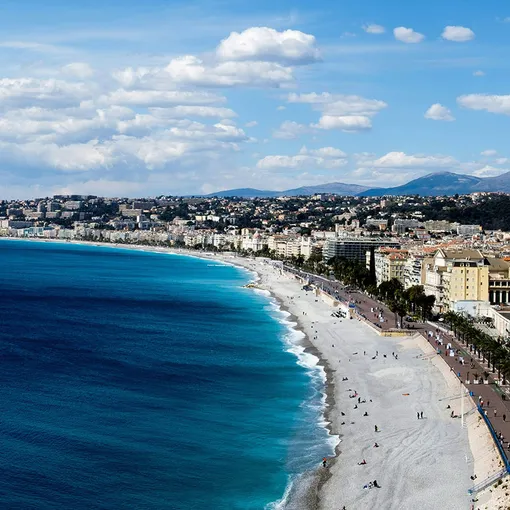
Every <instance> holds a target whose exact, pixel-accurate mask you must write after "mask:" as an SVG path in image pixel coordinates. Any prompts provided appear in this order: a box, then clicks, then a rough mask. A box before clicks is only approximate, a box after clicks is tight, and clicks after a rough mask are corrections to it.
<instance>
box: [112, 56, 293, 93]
mask: <svg viewBox="0 0 510 510" xmlns="http://www.w3.org/2000/svg"><path fill="white" fill-rule="evenodd" d="M113 77H114V78H115V79H116V80H117V81H118V82H119V83H120V84H121V85H122V86H123V87H124V88H127V89H131V88H152V89H163V90H167V89H168V88H169V87H171V86H172V85H194V86H199V87H237V86H243V85H244V86H246V85H248V86H253V87H280V86H282V85H285V84H288V83H290V82H292V81H293V79H294V76H293V72H292V68H290V67H285V66H283V65H281V64H279V63H277V62H262V61H260V62H239V61H229V62H220V63H215V62H209V63H206V62H205V61H204V60H202V59H200V58H198V57H196V56H194V55H184V56H182V57H177V58H174V59H172V60H171V61H170V62H169V63H168V64H167V65H166V66H165V67H152V68H138V69H133V68H131V67H128V68H126V69H121V70H117V71H115V72H114V73H113Z"/></svg>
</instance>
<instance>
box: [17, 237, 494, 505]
mask: <svg viewBox="0 0 510 510" xmlns="http://www.w3.org/2000/svg"><path fill="white" fill-rule="evenodd" d="M13 240H21V239H13ZM31 241H38V242H61V243H65V244H71V243H72V244H83V245H93V246H99V247H101V246H102V247H109V248H124V249H134V250H139V251H147V252H155V253H171V254H174V255H182V256H191V257H196V258H201V259H205V260H214V261H217V262H219V263H222V264H228V265H233V266H236V267H240V268H243V269H245V270H248V271H250V272H251V273H254V274H256V275H258V276H257V277H256V278H257V287H258V288H260V289H262V290H267V291H268V292H269V293H270V295H271V297H272V298H273V299H274V300H275V301H276V302H277V304H278V306H279V308H280V309H281V310H283V311H285V312H286V313H288V314H290V315H289V318H288V320H289V321H290V322H292V323H294V324H295V325H294V326H293V328H294V329H295V330H298V331H301V332H303V333H304V335H305V337H304V339H303V340H302V341H301V345H302V346H303V347H304V349H305V352H307V353H309V354H311V355H313V356H315V357H316V358H317V359H318V362H317V365H318V366H321V367H322V369H323V370H324V373H325V383H324V394H325V407H324V417H325V422H326V423H325V427H326V428H327V429H328V431H329V434H330V436H332V437H334V436H337V437H343V434H340V432H339V431H340V428H341V427H340V424H339V416H338V411H339V409H338V408H339V406H341V405H343V402H342V399H341V398H338V397H339V394H340V392H341V391H342V390H341V385H339V384H338V377H339V376H338V375H337V377H336V378H335V374H336V373H337V372H338V368H339V366H338V364H337V363H336V360H335V356H338V353H337V352H331V349H329V344H325V343H324V341H321V340H322V337H323V335H324V336H327V333H328V328H326V327H325V328H319V325H317V326H315V328H314V326H313V325H314V323H315V322H316V321H313V320H312V318H311V317H310V319H309V318H308V317H307V318H306V320H305V319H303V316H302V315H301V316H300V311H304V310H308V309H313V311H314V314H319V315H320V314H322V319H325V318H326V317H328V316H329V314H330V312H331V311H333V310H334V309H333V308H332V307H331V306H330V305H328V304H327V303H324V302H322V300H321V299H320V298H319V299H318V300H312V301H310V299H308V302H306V300H305V301H303V302H300V303H299V304H298V303H297V300H296V301H294V299H289V297H290V296H287V298H286V296H285V292H293V293H294V296H293V297H295V296H297V295H298V294H299V292H300V291H301V288H300V285H299V284H298V283H297V280H296V279H295V278H293V277H290V276H288V275H282V274H279V273H280V271H279V270H278V269H275V268H274V267H272V266H271V265H270V264H263V263H262V262H260V261H257V260H254V259H244V258H237V257H234V256H232V255H230V256H229V255H226V254H221V253H218V254H216V253H211V254H209V253H193V252H188V251H186V250H173V249H168V248H156V247H147V246H134V245H127V246H126V245H113V244H104V243H95V242H68V241H55V240H49V241H47V240H31ZM278 284H279V286H280V287H281V288H280V289H278V288H276V287H278ZM282 289H283V292H282ZM314 301H315V303H317V305H314V304H313V302H314ZM306 313H308V312H306ZM324 322H326V321H324ZM329 322H332V321H329ZM339 322H342V323H343V324H344V326H345V327H350V326H355V327H354V328H350V329H351V330H353V331H355V333H356V334H360V335H361V336H363V337H367V338H368V340H369V344H373V343H374V342H375V344H377V345H383V346H384V345H386V346H387V347H388V346H389V343H391V349H397V348H399V349H402V356H401V358H403V357H404V352H406V351H408V350H413V351H414V354H415V356H413V358H415V359H419V358H420V357H421V358H422V359H421V364H422V365H423V361H426V363H425V364H426V365H427V371H429V368H428V366H429V365H430V366H434V369H435V370H436V371H437V372H438V373H440V374H441V375H442V376H443V377H442V378H441V379H442V380H443V386H444V387H443V388H441V390H440V391H441V392H442V394H447V393H448V392H450V393H451V392H452V391H453V390H452V388H453V386H452V385H454V384H456V385H457V386H458V381H457V380H456V379H455V378H454V377H453V378H452V374H450V373H449V369H448V367H447V365H446V364H445V363H444V362H443V361H442V360H440V359H434V360H433V361H430V363H429V361H428V360H426V358H427V356H430V355H431V354H430V350H432V351H433V348H432V347H431V346H430V345H429V344H428V342H426V341H425V339H423V338H421V340H420V339H416V338H412V337H406V338H402V337H400V338H398V339H391V338H381V337H378V335H377V334H376V333H375V332H373V331H372V330H371V328H367V327H366V325H364V324H362V323H360V322H358V321H345V320H343V321H339ZM349 322H350V323H351V324H349ZM346 323H347V324H346ZM335 324H336V322H335ZM330 326H331V325H330ZM330 329H331V328H330ZM339 329H343V328H339ZM315 333H317V334H319V335H320V337H321V338H320V339H319V340H318V341H317V339H315V338H314V334H315ZM329 333H331V331H329ZM347 333H350V332H347ZM349 336H350V335H349V334H347V335H346V337H349ZM331 338H333V336H331ZM335 341H336V340H335ZM327 342H329V340H327ZM360 345H361V344H360ZM351 350H352V349H351ZM417 351H419V352H420V353H421V354H418V355H416V352H417ZM345 355H347V356H348V355H349V354H348V351H344V352H342V354H341V356H342V357H343V356H345ZM350 361H351V360H350V359H349V362H350ZM403 365H404V366H406V364H405V362H404V363H403ZM340 366H341V365H340ZM342 369H344V367H343V366H342ZM445 369H446V370H445ZM417 370H420V367H417ZM355 372H356V371H355ZM358 375H359V374H358ZM436 375H437V374H428V380H429V382H432V383H435V384H436V385H437V384H438V380H437V378H436V377H435V376H436ZM335 379H336V380H335ZM349 379H350V380H351V377H349ZM352 379H353V380H354V375H353V376H352ZM439 383H440V382H439ZM353 384H354V383H353ZM355 384H356V385H357V387H358V382H357V381H356V383H355ZM360 384H361V382H360ZM439 385H440V384H439ZM360 393H361V392H360ZM440 407H444V406H443V405H442V404H441V406H440ZM413 414H414V413H413ZM439 414H440V411H439ZM443 414H444V413H443ZM471 417H472V418H471ZM475 418H476V413H474V414H471V415H470V417H468V418H467V420H466V421H467V430H465V431H463V432H462V433H460V434H456V436H455V437H454V438H453V439H452V437H453V436H451V435H448V438H449V440H450V441H451V440H455V441H456V445H457V446H459V445H460V447H461V448H464V447H465V446H466V445H468V448H467V450H466V451H464V450H463V451H462V455H460V456H459V455H457V457H455V458H456V461H455V462H459V459H461V458H462V457H464V456H465V458H466V460H467V457H468V453H466V452H467V451H469V456H472V457H474V459H471V460H470V461H469V468H468V469H464V470H463V477H464V478H466V474H472V473H473V472H475V473H477V475H478V479H479V480H480V479H483V477H484V476H485V474H484V471H487V475H488V474H490V473H491V469H492V472H494V469H495V466H496V465H497V455H496V456H495V457H494V455H492V453H494V452H492V451H491V450H492V449H493V450H495V448H491V445H492V447H493V444H492V443H491V441H490V436H489V441H487V437H488V431H487V430H486V427H485V426H482V427H480V423H479V421H477V420H476V419H475ZM439 422H440V423H439V425H441V426H445V428H451V427H449V426H450V425H451V421H450V422H448V420H447V419H446V420H443V419H442V417H441V416H439ZM456 425H457V426H458V423H456ZM349 432H350V431H349ZM357 436H358V437H359V434H357ZM457 436H458V437H457ZM461 436H462V437H461ZM468 436H469V441H468ZM358 441H359V439H358ZM353 442H354V443H355V442H356V439H355V437H354V435H353V434H351V433H348V434H346V442H345V443H344V444H345V446H346V448H349V449H350V448H351V446H352V443H353ZM481 445H483V448H481ZM487 449H488V450H489V452H488V451H487ZM347 456H348V453H347ZM489 457H490V459H489ZM452 459H453V457H452V458H451V459H449V461H450V462H451V460H452ZM461 460H462V459H461ZM344 461H345V459H344V455H343V454H342V452H341V451H340V442H338V443H337V444H336V447H335V457H334V458H333V459H331V461H330V462H329V465H328V468H327V469H322V467H319V468H318V469H317V470H316V471H315V473H312V475H313V476H312V480H310V479H308V492H307V495H306V498H305V499H306V504H307V507H306V508H307V509H309V510H316V509H317V510H318V509H329V508H335V509H337V508H341V505H340V506H339V501H342V500H341V499H339V498H340V497H341V496H342V495H343V493H344V492H352V490H353V488H352V485H351V486H348V484H346V483H345V478H346V476H347V474H346V471H345V470H346V468H347V469H349V468H350V470H351V471H356V469H355V468H354V467H353V466H352V465H351V464H349V462H347V463H345V462H344ZM465 464H466V466H467V465H468V463H467V462H465ZM466 466H465V467H466ZM385 467H386V466H385ZM450 467H451V466H450ZM473 470H474V471H473ZM467 478H468V480H467V481H466V480H464V481H463V483H462V486H463V487H464V488H465V487H466V486H467V485H469V486H471V485H473V482H471V481H470V480H469V476H467ZM378 479H379V478H378ZM343 482H344V483H343ZM383 483H384V482H383ZM452 483H453V482H452ZM449 485H451V484H449ZM291 492H292V491H291ZM496 492H498V491H495V490H493V489H490V490H487V491H485V492H484V493H483V494H481V495H480V497H479V505H483V506H476V508H484V509H485V508H486V509H490V508H497V506H493V504H494V505H495V504H496V502H495V501H494V500H495V499H496V496H498V499H500V497H501V496H502V495H503V493H504V491H503V490H500V491H499V492H501V494H499V495H497V494H496ZM371 493H373V491H365V495H371ZM465 493H467V491H465ZM365 495H363V499H364V500H366V499H367V498H366V497H364V496H365ZM429 497H430V495H429ZM441 497H442V498H444V497H448V496H447V495H446V493H443V494H442V496H441ZM457 497H459V495H457ZM332 501H335V503H334V504H333V503H332ZM464 501H465V503H464V504H463V505H462V506H457V507H456V506H448V505H446V506H443V508H463V507H465V508H468V507H467V506H464V505H467V504H468V502H469V497H468V496H467V495H466V497H465V498H464ZM301 503H302V502H301ZM452 503H453V502H452ZM499 503H500V504H501V502H499ZM437 504H438V503H437V502H436V501H434V504H433V506H426V505H422V506H421V508H437V507H438V506H436V505H437ZM442 504H443V505H444V499H443V500H442ZM333 505H336V506H333ZM363 505H366V502H365V501H364V503H363ZM487 505H488V506H487ZM378 507H379V508H405V507H399V506H398V505H397V506H385V503H384V502H383V504H382V505H381V502H380V501H379V502H378ZM285 508H298V507H293V506H292V504H290V505H289V506H286V507H285ZM299 508H300V509H302V508H304V507H303V506H300V507H299ZM347 508H348V509H349V510H350V509H351V508H357V506H354V507H353V506H352V503H350V504H347Z"/></svg>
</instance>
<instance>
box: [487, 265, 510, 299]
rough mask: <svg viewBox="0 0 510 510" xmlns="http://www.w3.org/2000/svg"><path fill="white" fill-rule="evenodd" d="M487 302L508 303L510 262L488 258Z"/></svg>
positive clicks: (509, 295) (509, 296)
mask: <svg viewBox="0 0 510 510" xmlns="http://www.w3.org/2000/svg"><path fill="white" fill-rule="evenodd" d="M487 259H488V261H489V301H490V302H491V304H494V305H499V304H507V303H510V262H507V261H506V260H503V259H497V258H492V257H488V258H487Z"/></svg>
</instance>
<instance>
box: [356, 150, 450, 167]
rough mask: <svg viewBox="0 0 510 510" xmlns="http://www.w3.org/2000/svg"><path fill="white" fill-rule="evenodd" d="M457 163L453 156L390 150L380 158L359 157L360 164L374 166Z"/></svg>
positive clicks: (424, 165)
mask: <svg viewBox="0 0 510 510" xmlns="http://www.w3.org/2000/svg"><path fill="white" fill-rule="evenodd" d="M455 164H457V161H456V160H455V158H452V157H451V156H426V155H421V154H416V155H413V154H406V153H405V152H388V154H385V155H384V156H381V157H380V158H378V159H372V158H371V157H370V156H366V155H361V156H359V157H358V165H359V166H363V167H374V168H417V167H418V168H419V167H422V168H430V167H449V166H452V165H455Z"/></svg>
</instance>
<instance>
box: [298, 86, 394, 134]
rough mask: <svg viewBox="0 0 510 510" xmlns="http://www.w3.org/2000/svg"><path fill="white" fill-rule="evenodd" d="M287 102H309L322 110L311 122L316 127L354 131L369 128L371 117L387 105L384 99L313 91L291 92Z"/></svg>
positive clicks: (316, 108)
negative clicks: (315, 121) (303, 92)
mask: <svg viewBox="0 0 510 510" xmlns="http://www.w3.org/2000/svg"><path fill="white" fill-rule="evenodd" d="M288 102H289V103H307V104H311V105H312V107H313V108H314V109H315V110H319V111H321V112H322V116H321V117H320V118H319V122H318V123H316V124H311V127H313V128H317V129H339V130H342V131H346V132H356V131H364V130H367V129H371V127H372V120H371V117H373V116H374V115H376V114H377V113H379V112H380V111H381V110H383V109H384V108H386V107H387V104H386V103H385V102H384V101H380V100H377V99H366V98H364V97H361V96H354V95H342V94H330V93H328V92H323V93H322V94H317V93H315V92H312V93H309V94H296V93H291V94H289V96H288Z"/></svg>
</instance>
